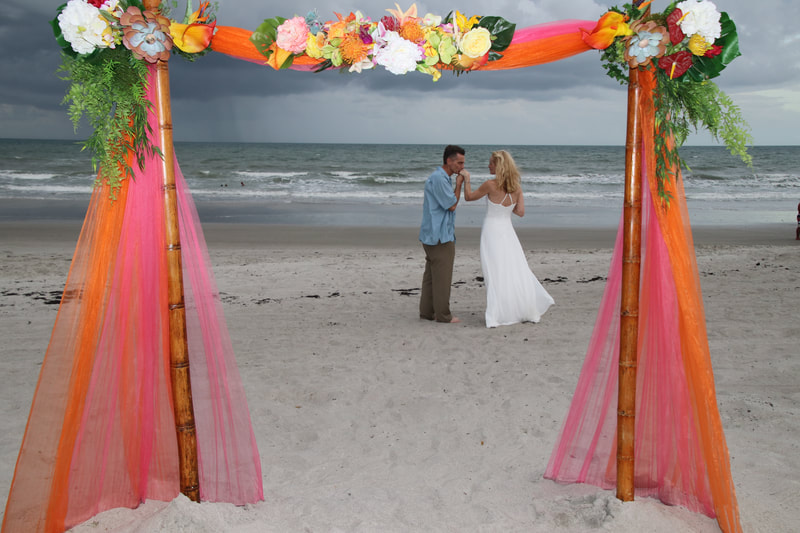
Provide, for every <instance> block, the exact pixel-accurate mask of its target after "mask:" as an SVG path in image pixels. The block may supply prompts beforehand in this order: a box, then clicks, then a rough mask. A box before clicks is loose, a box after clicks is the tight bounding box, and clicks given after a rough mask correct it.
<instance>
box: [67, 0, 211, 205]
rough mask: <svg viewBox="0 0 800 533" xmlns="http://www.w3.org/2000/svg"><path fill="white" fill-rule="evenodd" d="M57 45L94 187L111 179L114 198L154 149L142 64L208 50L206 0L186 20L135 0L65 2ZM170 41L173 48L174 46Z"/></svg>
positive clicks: (71, 105) (68, 97) (207, 5)
mask: <svg viewBox="0 0 800 533" xmlns="http://www.w3.org/2000/svg"><path fill="white" fill-rule="evenodd" d="M51 25H52V27H53V32H54V34H55V37H56V41H57V42H58V44H59V46H61V49H62V64H61V67H60V69H59V72H63V73H64V76H63V77H62V79H64V80H67V81H70V87H69V90H68V92H67V95H66V96H65V98H64V103H68V104H69V116H70V118H71V120H72V123H73V125H74V127H75V129H76V130H77V128H78V125H79V123H80V120H81V117H83V116H86V117H87V119H88V120H89V122H90V125H91V126H92V130H93V131H92V134H91V136H90V137H89V138H88V139H87V140H86V141H85V142H84V146H83V147H84V149H89V150H90V152H91V153H92V166H93V168H94V170H95V171H98V169H99V173H98V177H97V181H96V184H97V185H99V184H102V183H104V182H107V183H109V185H110V189H111V197H112V198H115V196H116V191H117V189H118V188H119V187H120V185H121V183H122V180H123V179H124V178H125V177H131V176H132V175H133V172H132V168H131V161H132V159H136V160H137V161H138V164H139V167H140V168H143V166H144V156H145V155H146V154H148V153H149V154H159V155H160V152H159V150H158V147H156V146H153V145H152V144H151V143H150V141H149V137H148V133H149V132H150V128H149V125H148V122H147V113H148V111H149V110H150V109H151V108H152V104H151V103H150V102H149V101H148V100H147V99H146V97H145V94H146V90H147V73H148V70H147V63H151V64H152V63H156V62H157V61H159V60H160V61H167V60H168V59H169V57H170V53H180V54H181V55H184V56H185V57H187V58H189V59H194V58H195V57H197V56H199V55H202V54H203V53H205V51H206V49H207V48H208V46H209V43H210V42H211V36H212V35H213V32H214V28H215V26H216V20H215V17H214V16H213V15H212V14H210V13H209V3H208V2H203V3H202V4H201V5H200V8H199V9H198V10H197V11H195V12H192V11H191V0H190V1H189V2H188V4H187V9H186V15H185V16H184V18H183V22H181V23H178V22H175V21H173V20H170V19H169V18H167V17H165V16H162V15H161V14H158V13H153V12H151V11H148V10H145V9H144V6H143V5H142V3H141V2H140V1H139V0H69V1H68V2H67V3H66V4H64V5H62V6H61V7H59V8H58V15H57V16H56V18H55V19H53V21H51ZM173 45H174V46H173Z"/></svg>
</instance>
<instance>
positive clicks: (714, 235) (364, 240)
mask: <svg viewBox="0 0 800 533" xmlns="http://www.w3.org/2000/svg"><path fill="white" fill-rule="evenodd" d="M82 224H83V220H75V219H72V220H42V219H31V220H25V221H19V220H17V221H3V220H0V235H2V237H0V243H2V244H12V243H13V244H14V245H15V246H23V247H26V246H32V247H40V246H44V245H47V246H61V245H63V246H70V247H74V246H75V243H76V242H77V239H78V236H79V234H80V230H81V226H82ZM201 225H202V230H203V233H204V235H205V239H206V243H207V245H208V248H209V249H235V248H239V247H241V246H248V247H252V248H258V249H263V248H274V247H307V246H317V247H320V248H329V247H342V246H347V247H351V248H381V249H388V248H403V247H411V248H417V247H418V245H419V241H418V231H419V229H418V228H416V227H388V226H378V227H369V226H310V225H297V224H248V223H239V222H204V223H202V224H201ZM480 231H481V230H480V228H479V227H458V225H456V239H457V246H459V247H465V248H477V247H478V245H479V242H480ZM516 231H517V235H518V236H519V239H520V241H521V242H522V244H523V246H524V247H525V248H527V249H530V250H534V251H535V250H573V249H575V250H591V249H612V248H613V247H614V240H615V238H616V232H617V229H616V228H614V227H603V228H577V227H542V228H530V227H517V228H516ZM794 232H795V228H794V227H793V226H788V227H787V226H785V225H783V224H761V225H757V226H695V227H693V228H692V235H693V238H694V243H695V247H708V246H792V245H794V244H795V243H798V244H800V241H795V239H794Z"/></svg>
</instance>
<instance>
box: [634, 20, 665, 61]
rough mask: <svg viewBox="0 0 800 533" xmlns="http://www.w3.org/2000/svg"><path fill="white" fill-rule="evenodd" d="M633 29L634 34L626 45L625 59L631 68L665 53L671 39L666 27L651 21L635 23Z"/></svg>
mask: <svg viewBox="0 0 800 533" xmlns="http://www.w3.org/2000/svg"><path fill="white" fill-rule="evenodd" d="M631 29H632V30H633V32H634V34H633V35H632V36H631V37H630V38H629V39H628V44H627V46H626V47H625V60H626V61H627V62H628V65H629V66H630V67H631V68H633V67H637V66H639V65H646V64H647V63H648V62H649V61H650V59H651V58H654V57H661V56H663V55H664V53H665V52H666V50H667V46H666V43H667V41H668V39H669V32H668V31H667V29H666V28H664V27H663V26H659V25H658V24H657V23H656V22H654V21H650V22H645V23H644V24H634V25H633V26H632V27H631Z"/></svg>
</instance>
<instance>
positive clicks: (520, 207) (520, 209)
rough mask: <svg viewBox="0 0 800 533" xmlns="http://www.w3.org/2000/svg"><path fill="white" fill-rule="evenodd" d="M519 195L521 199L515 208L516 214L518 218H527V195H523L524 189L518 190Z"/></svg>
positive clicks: (518, 199)
mask: <svg viewBox="0 0 800 533" xmlns="http://www.w3.org/2000/svg"><path fill="white" fill-rule="evenodd" d="M517 194H518V195H519V197H518V198H517V205H515V206H514V210H513V211H512V213H514V214H515V215H517V216H520V217H524V216H525V195H524V194H522V188H520V189H518V190H517Z"/></svg>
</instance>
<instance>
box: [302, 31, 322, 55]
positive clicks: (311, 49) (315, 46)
mask: <svg viewBox="0 0 800 533" xmlns="http://www.w3.org/2000/svg"><path fill="white" fill-rule="evenodd" d="M324 45H325V34H324V33H322V32H319V33H317V34H316V35H312V34H310V33H309V34H308V39H306V55H307V56H308V57H313V58H314V59H320V58H321V57H322V50H321V47H322V46H324Z"/></svg>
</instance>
